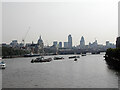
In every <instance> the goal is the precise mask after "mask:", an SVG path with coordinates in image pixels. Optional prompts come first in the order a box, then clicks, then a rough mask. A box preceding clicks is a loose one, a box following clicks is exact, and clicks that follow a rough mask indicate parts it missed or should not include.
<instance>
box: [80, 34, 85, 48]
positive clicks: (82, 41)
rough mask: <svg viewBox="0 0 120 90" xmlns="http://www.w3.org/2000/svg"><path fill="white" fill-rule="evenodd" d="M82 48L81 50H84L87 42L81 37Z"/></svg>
mask: <svg viewBox="0 0 120 90" xmlns="http://www.w3.org/2000/svg"><path fill="white" fill-rule="evenodd" d="M80 47H81V48H84V47H85V40H84V37H83V36H82V37H81V40H80Z"/></svg>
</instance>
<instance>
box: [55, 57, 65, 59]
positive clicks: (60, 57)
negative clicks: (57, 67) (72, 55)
mask: <svg viewBox="0 0 120 90" xmlns="http://www.w3.org/2000/svg"><path fill="white" fill-rule="evenodd" d="M60 59H64V58H63V57H54V60H60Z"/></svg>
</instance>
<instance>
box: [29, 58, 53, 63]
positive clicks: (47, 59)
mask: <svg viewBox="0 0 120 90" xmlns="http://www.w3.org/2000/svg"><path fill="white" fill-rule="evenodd" d="M50 61H52V58H46V59H44V57H38V58H36V59H32V60H31V63H34V62H50Z"/></svg>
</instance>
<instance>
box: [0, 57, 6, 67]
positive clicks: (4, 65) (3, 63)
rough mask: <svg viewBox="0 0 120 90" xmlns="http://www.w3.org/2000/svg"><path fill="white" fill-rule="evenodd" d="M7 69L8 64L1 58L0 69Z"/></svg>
mask: <svg viewBox="0 0 120 90" xmlns="http://www.w3.org/2000/svg"><path fill="white" fill-rule="evenodd" d="M5 68H6V63H5V62H4V61H2V58H0V69H5Z"/></svg>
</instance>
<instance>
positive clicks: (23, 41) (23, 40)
mask: <svg viewBox="0 0 120 90" xmlns="http://www.w3.org/2000/svg"><path fill="white" fill-rule="evenodd" d="M29 31H30V26H29V28H28V30H27V32H26V34H25V36H24V38H22V43H23V45H25V39H26V36H27V34H28V32H29Z"/></svg>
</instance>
